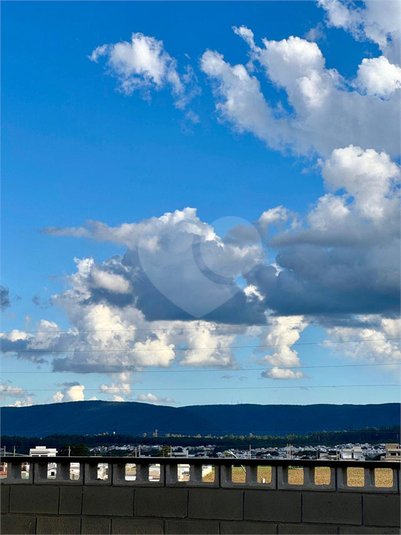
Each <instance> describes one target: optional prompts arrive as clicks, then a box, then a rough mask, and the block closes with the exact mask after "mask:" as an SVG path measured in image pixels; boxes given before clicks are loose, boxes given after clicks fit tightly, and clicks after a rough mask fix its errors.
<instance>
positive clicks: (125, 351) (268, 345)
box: [2, 338, 401, 354]
mask: <svg viewBox="0 0 401 535" xmlns="http://www.w3.org/2000/svg"><path fill="white" fill-rule="evenodd" d="M393 340H401V338H370V339H365V340H336V341H334V340H327V341H324V342H299V343H298V344H292V345H290V344H256V345H254V344H253V345H241V346H215V347H189V348H185V347H173V348H172V347H169V346H166V347H165V348H155V349H152V348H145V349H132V348H131V349H121V348H115V349H110V348H108V349H35V348H33V349H14V350H12V349H11V350H9V351H6V353H40V354H42V353H118V352H121V351H122V352H124V353H132V352H134V353H141V352H144V351H145V352H147V351H151V352H156V351H168V350H172V351H214V350H217V349H219V350H220V349H243V348H245V349H249V348H253V349H257V348H260V347H291V348H292V347H298V346H313V345H321V346H324V345H327V344H360V343H366V342H390V341H393ZM2 352H3V353H4V351H2Z"/></svg>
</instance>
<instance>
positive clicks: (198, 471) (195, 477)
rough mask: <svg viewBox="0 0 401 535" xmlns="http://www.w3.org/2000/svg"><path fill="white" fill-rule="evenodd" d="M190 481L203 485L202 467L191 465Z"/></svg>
mask: <svg viewBox="0 0 401 535" xmlns="http://www.w3.org/2000/svg"><path fill="white" fill-rule="evenodd" d="M189 481H190V482H191V483H202V481H203V478H202V465H201V464H190V465H189Z"/></svg>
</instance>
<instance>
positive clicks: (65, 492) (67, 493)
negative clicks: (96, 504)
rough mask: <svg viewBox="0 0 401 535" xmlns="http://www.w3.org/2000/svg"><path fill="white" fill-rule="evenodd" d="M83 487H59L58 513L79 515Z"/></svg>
mask: <svg viewBox="0 0 401 535" xmlns="http://www.w3.org/2000/svg"><path fill="white" fill-rule="evenodd" d="M82 489H83V487H81V486H79V487H67V486H64V487H60V508H59V513H60V515H80V514H81V512H82Z"/></svg>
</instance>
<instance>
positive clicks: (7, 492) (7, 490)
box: [1, 482, 400, 535]
mask: <svg viewBox="0 0 401 535" xmlns="http://www.w3.org/2000/svg"><path fill="white" fill-rule="evenodd" d="M1 513H2V522H1V533H2V534H4V535H6V534H28V533H29V534H57V535H62V534H92V533H93V534H97V535H103V534H104V535H105V534H148V533H149V534H151V533H154V534H181V533H182V534H184V533H187V534H197V533H199V534H200V533H211V534H230V533H231V534H240V533H242V534H247V533H253V534H263V533H278V534H296V533H300V534H301V533H305V534H314V533H320V534H323V533H338V534H343V533H344V534H345V533H355V534H357V533H360V534H370V533H372V534H375V533H376V534H387V533H388V534H390V533H391V534H395V533H398V534H399V533H400V499H399V494H398V493H385V492H380V493H375V492H363V491H361V492H355V491H353V492H338V491H324V492H320V491H318V490H317V491H315V490H280V489H247V488H244V487H242V488H221V487H217V488H201V487H196V486H190V487H179V488H177V487H168V486H164V487H161V486H155V487H149V486H148V487H140V486H138V487H133V486H113V485H109V486H104V485H93V484H92V485H82V484H80V485H76V484H74V485H68V484H58V483H57V484H56V483H55V482H54V483H45V484H38V483H35V484H27V485H21V484H15V485H13V484H6V483H5V484H2V485H1Z"/></svg>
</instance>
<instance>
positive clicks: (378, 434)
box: [2, 426, 400, 455]
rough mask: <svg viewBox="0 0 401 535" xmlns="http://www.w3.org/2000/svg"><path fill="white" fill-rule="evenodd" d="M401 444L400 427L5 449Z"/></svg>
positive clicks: (72, 439)
mask: <svg viewBox="0 0 401 535" xmlns="http://www.w3.org/2000/svg"><path fill="white" fill-rule="evenodd" d="M399 440H400V428H399V427H398V426H391V427H380V428H376V427H366V428H364V429H355V430H349V431H318V432H314V433H309V434H307V435H294V434H290V435H285V436H271V435H263V436H256V435H255V436H253V435H252V436H243V435H241V436H235V435H226V436H212V435H206V436H201V435H196V436H186V435H175V434H166V435H164V436H163V437H153V436H143V435H125V434H109V433H104V434H101V435H49V436H46V437H21V436H3V437H2V447H4V446H5V447H6V450H7V451H12V450H13V448H14V446H15V448H16V451H17V453H23V454H28V452H29V448H34V447H35V446H47V447H50V448H57V449H58V450H59V451H60V450H61V452H62V453H63V452H65V451H68V446H70V447H71V455H74V454H75V455H79V454H81V455H82V454H83V452H87V448H84V447H83V446H86V447H95V446H112V445H116V446H121V445H124V444H130V445H132V446H134V447H135V446H138V445H149V446H152V445H155V446H156V445H160V444H165V445H168V446H190V447H197V446H198V447H199V446H205V445H209V444H212V445H214V446H216V447H218V448H219V449H220V448H222V449H227V448H238V449H246V448H248V447H249V445H252V447H253V448H276V447H282V446H285V445H286V444H289V443H290V444H292V445H294V446H316V445H319V444H320V445H324V446H334V445H335V444H341V443H348V442H354V443H355V442H359V443H364V442H368V443H370V444H378V443H385V442H399ZM78 452H82V453H78Z"/></svg>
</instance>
